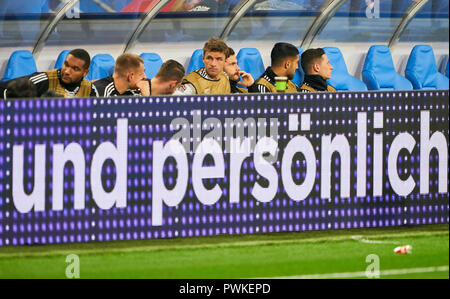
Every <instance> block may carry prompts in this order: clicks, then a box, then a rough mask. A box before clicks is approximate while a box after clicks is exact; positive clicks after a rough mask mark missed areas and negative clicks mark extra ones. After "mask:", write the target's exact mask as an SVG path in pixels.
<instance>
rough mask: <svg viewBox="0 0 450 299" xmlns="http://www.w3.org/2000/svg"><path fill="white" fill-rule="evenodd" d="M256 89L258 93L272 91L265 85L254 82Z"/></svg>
mask: <svg viewBox="0 0 450 299" xmlns="http://www.w3.org/2000/svg"><path fill="white" fill-rule="evenodd" d="M253 88H254V90H256V91H255V92H257V93H270V89H268V88H267V87H266V86H265V85H262V84H254V87H253Z"/></svg>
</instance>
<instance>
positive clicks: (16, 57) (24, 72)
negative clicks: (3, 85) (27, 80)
mask: <svg viewBox="0 0 450 299" xmlns="http://www.w3.org/2000/svg"><path fill="white" fill-rule="evenodd" d="M36 72H37V68H36V62H35V61H34V57H33V54H31V52H30V51H28V50H19V51H14V52H13V53H12V54H11V56H10V57H9V61H8V64H7V66H6V70H5V75H4V76H3V79H2V81H9V80H12V79H16V78H19V77H23V76H28V75H31V74H33V73H36Z"/></svg>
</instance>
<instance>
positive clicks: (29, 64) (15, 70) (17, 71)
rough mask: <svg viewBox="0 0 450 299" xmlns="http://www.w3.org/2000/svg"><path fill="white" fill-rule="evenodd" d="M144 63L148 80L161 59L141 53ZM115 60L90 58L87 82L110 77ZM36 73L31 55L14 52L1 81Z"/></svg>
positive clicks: (106, 56) (64, 53) (58, 65)
mask: <svg viewBox="0 0 450 299" xmlns="http://www.w3.org/2000/svg"><path fill="white" fill-rule="evenodd" d="M69 52H70V51H69V50H64V51H62V52H61V53H60V54H59V56H58V58H57V59H56V63H55V69H59V68H61V67H62V65H63V63H64V61H65V60H66V57H67V55H68V54H69ZM140 56H141V57H142V59H143V60H144V62H145V73H146V75H147V77H148V78H153V77H154V76H155V75H156V73H157V72H158V70H159V68H160V67H161V65H162V64H163V61H162V59H161V57H160V56H159V55H158V54H156V53H142V54H141V55H140ZM114 64H115V60H114V58H113V57H112V56H111V55H110V54H97V55H95V56H94V57H93V58H92V61H91V66H90V68H89V73H88V74H87V76H86V79H87V80H89V81H92V80H97V79H101V78H105V77H108V76H111V75H112V74H113V72H114ZM35 72H37V68H36V62H35V60H34V57H33V54H31V52H30V51H28V50H20V51H15V52H14V53H12V54H11V57H10V58H9V61H8V64H7V66H6V71H5V75H4V77H3V79H2V81H9V80H12V79H15V78H19V77H23V76H28V75H31V74H33V73H35Z"/></svg>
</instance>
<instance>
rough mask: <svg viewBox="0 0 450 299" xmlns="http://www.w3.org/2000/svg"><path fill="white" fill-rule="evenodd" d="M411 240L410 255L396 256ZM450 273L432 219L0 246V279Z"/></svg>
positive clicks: (445, 245) (444, 232) (440, 228)
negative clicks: (72, 271)
mask: <svg viewBox="0 0 450 299" xmlns="http://www.w3.org/2000/svg"><path fill="white" fill-rule="evenodd" d="M406 244H409V245H411V246H412V247H413V250H412V253H411V254H405V255H397V254H394V252H393V250H394V248H395V247H397V246H401V245H406ZM69 254H76V255H78V256H79V261H80V278H82V279H84V278H86V279H88V278H164V279H166V278H168V279H172V278H177V279H188V278H194V279H195V278H199V279H221V278H224V279H233V278H367V277H366V276H365V271H366V269H367V268H368V267H369V266H370V265H371V264H372V262H373V260H372V261H370V260H369V261H366V259H367V257H368V256H369V255H376V256H377V257H378V258H379V270H380V272H379V274H380V278H446V279H448V278H449V271H448V265H449V226H448V224H445V225H430V226H419V227H395V228H381V229H353V230H339V231H315V232H299V233H278V234H258V235H235V236H229V235H223V236H215V237H201V238H177V239H164V240H140V241H120V242H104V243H86V244H64V245H51V246H22V247H12V246H10V247H2V248H0V278H66V268H67V267H68V266H69V265H70V262H69V263H68V262H66V257H67V256H68V255H69Z"/></svg>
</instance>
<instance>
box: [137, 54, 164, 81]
mask: <svg viewBox="0 0 450 299" xmlns="http://www.w3.org/2000/svg"><path fill="white" fill-rule="evenodd" d="M141 58H142V59H143V60H144V65H145V74H146V75H147V78H149V79H151V78H153V77H155V75H156V74H157V73H158V71H159V69H160V68H161V65H162V64H163V61H162V59H161V57H160V56H159V55H158V54H156V53H142V54H141Z"/></svg>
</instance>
